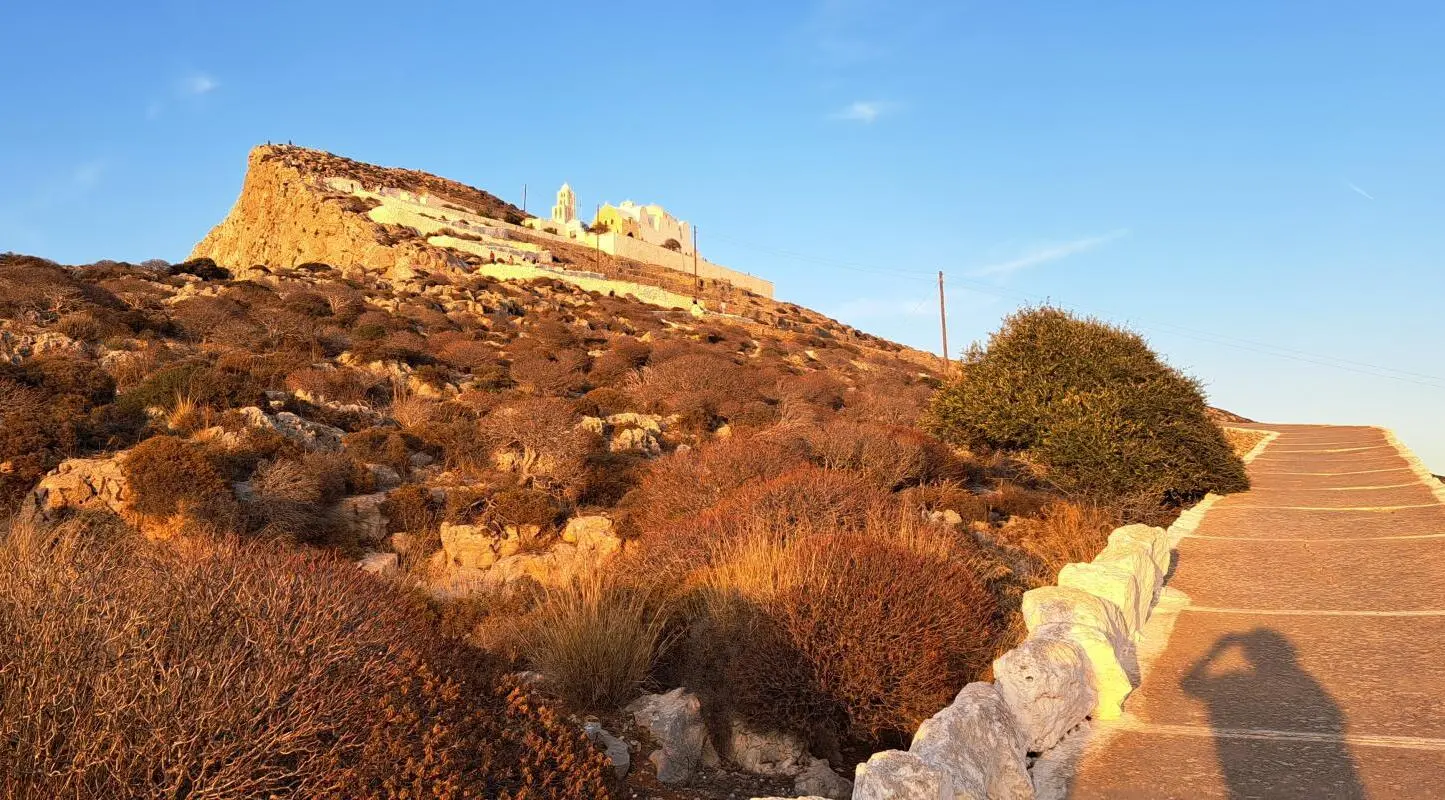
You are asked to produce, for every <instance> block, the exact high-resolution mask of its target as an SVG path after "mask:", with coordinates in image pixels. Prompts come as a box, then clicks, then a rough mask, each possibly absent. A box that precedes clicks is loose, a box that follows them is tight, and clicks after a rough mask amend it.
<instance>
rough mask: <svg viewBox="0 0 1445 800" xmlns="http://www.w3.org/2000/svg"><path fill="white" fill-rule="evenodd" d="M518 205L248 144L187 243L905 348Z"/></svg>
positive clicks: (347, 270) (403, 174) (242, 267)
mask: <svg viewBox="0 0 1445 800" xmlns="http://www.w3.org/2000/svg"><path fill="white" fill-rule="evenodd" d="M524 216H525V215H524V214H523V212H522V210H521V209H519V208H517V207H515V206H513V205H511V204H509V203H507V202H505V201H503V200H501V199H499V198H497V197H495V196H494V195H492V194H489V193H487V192H485V191H483V190H481V189H476V188H474V187H471V186H466V185H464V184H461V183H458V182H456V181H452V180H448V179H446V178H441V177H438V176H435V175H431V174H429V173H425V172H419V171H416V170H409V169H400V168H391V167H378V166H374V165H371V164H365V163H362V162H359V161H354V160H352V159H348V158H344V157H342V156H337V155H333V154H330V153H326V152H322V151H319V150H311V149H307V148H303V147H295V146H290V145H269V144H268V145H262V146H258V147H256V148H254V149H252V151H251V153H250V157H249V159H248V163H247V170H246V177H245V181H244V184H243V185H242V189H241V194H240V197H239V198H238V199H237V200H236V204H235V206H233V207H232V209H231V212H230V213H229V214H228V215H227V216H226V218H225V219H224V220H223V221H222V222H221V223H220V224H219V225H217V226H216V227H215V228H214V229H212V230H211V232H210V233H208V234H207V235H206V237H205V238H204V239H202V240H201V242H200V243H199V244H197V245H196V247H195V248H194V249H193V250H192V252H191V256H190V257H191V258H192V259H209V260H211V261H214V262H215V263H216V264H218V265H220V266H222V267H224V268H227V269H229V270H231V271H232V272H234V273H237V274H240V273H244V272H245V271H247V270H248V269H250V268H251V267H254V266H264V267H266V268H277V267H298V266H301V265H304V264H327V265H330V266H334V267H336V268H337V269H339V270H341V272H342V273H343V274H346V275H350V276H371V277H379V278H382V279H385V280H388V281H393V282H404V281H408V280H412V279H416V278H421V277H426V276H432V275H441V274H454V275H455V274H474V275H486V276H490V277H493V278H498V279H503V280H508V279H528V278H536V277H546V278H552V279H559V280H563V281H567V282H569V283H572V284H574V285H577V286H579V287H581V288H584V289H587V290H591V291H600V292H602V293H605V294H609V295H612V296H631V297H634V298H636V299H638V300H641V301H643V302H646V303H649V304H652V305H658V306H663V307H668V308H682V309H687V310H691V309H692V307H693V306H695V305H696V306H700V307H701V309H705V310H708V311H711V312H714V313H718V314H723V315H726V316H728V317H731V318H734V319H743V320H750V321H754V322H758V323H762V324H764V325H768V326H770V327H776V328H781V329H784V330H802V331H809V332H813V333H818V332H825V333H827V334H828V335H841V336H843V337H844V338H846V339H849V340H852V341H858V342H862V343H866V344H867V345H869V346H873V347H879V348H882V349H886V350H890V351H894V352H900V353H904V354H905V355H906V357H909V358H911V359H913V360H915V361H917V362H918V363H919V364H920V365H922V366H927V367H929V368H932V367H933V366H934V359H932V358H931V357H927V356H924V354H921V353H916V352H913V351H908V350H907V349H905V348H900V347H899V346H898V345H895V344H893V343H891V342H887V341H885V340H882V339H878V338H877V337H873V336H871V335H869V334H866V333H863V332H862V331H859V330H857V329H855V328H852V327H850V326H847V325H844V324H842V323H839V322H837V321H836V320H831V319H828V318H826V317H823V316H822V315H820V314H817V313H815V312H812V311H808V310H807V309H804V308H801V307H799V306H796V305H793V304H790V303H776V302H774V301H772V300H770V299H769V298H766V297H763V296H760V295H758V294H756V293H753V292H751V291H748V290H746V289H743V288H739V287H737V286H734V285H732V284H731V283H730V282H729V281H727V280H725V279H710V278H704V279H702V280H700V281H696V282H695V281H694V279H693V276H692V275H690V274H686V273H681V272H677V271H675V270H671V269H668V268H666V267H660V266H656V265H652V264H646V263H643V262H639V261H635V260H631V259H627V258H620V257H616V256H612V255H609V254H607V253H603V252H599V251H597V250H594V249H591V248H589V247H586V246H583V245H581V244H578V243H576V242H570V241H566V240H562V239H559V238H558V237H554V236H545V235H543V234H541V233H539V232H537V231H534V230H531V229H528V228H524V227H522V226H521V225H520V223H521V222H522V220H523V218H524Z"/></svg>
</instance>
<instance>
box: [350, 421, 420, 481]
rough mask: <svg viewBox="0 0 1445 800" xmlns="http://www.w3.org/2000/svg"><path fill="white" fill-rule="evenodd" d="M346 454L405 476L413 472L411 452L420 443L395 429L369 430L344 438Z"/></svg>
mask: <svg viewBox="0 0 1445 800" xmlns="http://www.w3.org/2000/svg"><path fill="white" fill-rule="evenodd" d="M341 441H342V443H343V444H344V445H345V446H346V452H347V453H350V454H351V455H352V456H353V457H355V458H356V459H358V460H360V461H362V462H364V463H367V464H385V465H386V466H388V467H391V468H392V469H394V470H396V471H397V472H398V473H399V474H402V475H405V474H407V473H408V472H410V471H411V451H412V450H413V449H414V445H418V444H419V442H417V441H415V440H414V438H413V437H408V436H407V435H406V434H404V433H401V432H400V431H397V430H395V429H393V428H367V429H366V430H363V431H357V432H356V433H349V434H347V435H346V436H344V437H342V440H341Z"/></svg>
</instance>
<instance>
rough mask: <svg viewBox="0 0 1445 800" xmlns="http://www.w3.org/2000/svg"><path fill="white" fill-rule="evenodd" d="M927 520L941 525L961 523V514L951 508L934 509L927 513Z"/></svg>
mask: <svg viewBox="0 0 1445 800" xmlns="http://www.w3.org/2000/svg"><path fill="white" fill-rule="evenodd" d="M928 521H929V522H934V523H938V524H942V525H962V524H963V515H962V514H959V513H958V512H957V511H954V510H953V509H951V508H945V509H943V510H942V511H934V512H932V513H930V514H929V515H928Z"/></svg>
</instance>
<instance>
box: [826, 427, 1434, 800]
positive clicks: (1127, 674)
mask: <svg viewBox="0 0 1445 800" xmlns="http://www.w3.org/2000/svg"><path fill="white" fill-rule="evenodd" d="M1226 427H1228V426H1226ZM1246 430H1259V431H1262V432H1263V433H1264V434H1265V436H1264V438H1263V439H1261V440H1260V441H1259V443H1258V444H1256V445H1255V446H1254V447H1253V448H1251V449H1250V451H1249V452H1248V453H1246V454H1244V455H1243V456H1242V457H1241V458H1240V460H1241V461H1243V462H1244V463H1246V464H1248V463H1249V462H1251V461H1253V460H1254V459H1255V458H1256V457H1257V456H1258V455H1259V454H1260V453H1262V452H1264V450H1265V448H1266V447H1268V446H1269V444H1270V443H1271V442H1273V441H1274V440H1275V439H1277V438H1279V432H1278V431H1270V430H1263V429H1258V428H1248V429H1246ZM1381 430H1384V429H1381ZM1385 434H1386V437H1387V438H1388V439H1389V440H1390V441H1391V443H1392V444H1395V445H1396V448H1397V449H1398V450H1400V452H1401V454H1402V455H1404V456H1405V458H1406V459H1407V460H1409V461H1410V462H1411V468H1412V469H1414V470H1415V471H1416V474H1421V473H1423V475H1422V477H1424V478H1426V479H1428V480H1429V481H1433V483H1434V484H1435V485H1436V486H1438V487H1439V488H1438V489H1436V493H1437V496H1441V497H1442V499H1445V485H1441V484H1439V482H1438V481H1434V480H1433V478H1432V477H1431V476H1430V473H1429V470H1428V469H1426V468H1425V465H1424V464H1423V463H1421V462H1420V461H1419V459H1418V458H1414V456H1413V454H1412V453H1410V452H1409V451H1408V450H1407V449H1405V448H1404V447H1403V445H1400V444H1398V440H1396V439H1395V438H1394V434H1393V433H1391V432H1390V431H1388V430H1385ZM1219 500H1220V495H1215V494H1209V495H1206V496H1205V497H1204V498H1203V499H1202V500H1200V501H1199V502H1198V503H1196V504H1195V505H1193V506H1191V507H1190V508H1188V509H1185V510H1184V511H1183V512H1182V513H1180V515H1179V517H1178V518H1177V519H1175V521H1174V523H1173V524H1172V525H1170V526H1169V527H1168V528H1167V529H1165V528H1157V527H1150V526H1146V525H1126V526H1123V527H1121V528H1117V529H1115V530H1114V531H1113V532H1111V533H1110V535H1109V541H1110V547H1106V548H1105V549H1104V550H1103V551H1101V552H1100V553H1099V554H1098V555H1097V556H1095V558H1094V561H1093V562H1091V563H1090V564H1087V565H1077V566H1075V565H1066V566H1065V568H1064V569H1065V570H1068V572H1069V573H1070V575H1071V576H1074V578H1075V579H1073V580H1068V581H1065V583H1067V584H1069V585H1068V586H1067V587H1064V586H1063V584H1061V585H1060V586H1061V588H1067V589H1070V590H1072V596H1071V592H1070V591H1064V592H1060V591H1059V590H1058V589H1056V588H1055V587H1043V588H1041V589H1032V590H1030V591H1029V592H1025V594H1024V603H1025V605H1026V607H1028V608H1029V609H1030V611H1031V612H1032V613H1030V614H1026V624H1028V625H1029V635H1028V638H1026V639H1025V640H1024V641H1023V642H1022V643H1021V644H1020V645H1019V646H1018V647H1017V648H1015V649H1013V650H1010V651H1009V652H1007V653H1005V654H1003V655H1002V656H1000V657H999V658H998V659H997V660H995V661H994V675H995V681H996V684H993V685H990V684H970V685H969V686H968V687H965V689H964V691H962V692H960V693H959V697H958V698H956V699H955V700H954V702H953V703H952V704H951V705H949V706H948V707H947V708H944V709H943V710H942V711H939V712H938V713H937V714H935V715H934V716H933V717H932V718H931V719H929V720H928V721H926V722H924V723H923V726H922V727H921V728H919V731H918V733H917V734H915V737H914V742H913V747H911V748H910V750H909V752H902V751H898V750H887V751H884V752H882V753H875V754H874V755H873V757H872V758H870V759H868V761H867V762H865V763H863V764H859V765H858V769H857V772H856V774H855V777H854V784H853V800H882V798H889V799H890V800H937V799H938V798H940V797H943V798H950V797H951V798H954V800H960V799H961V798H975V797H976V798H989V800H1034V798H1036V797H1038V796H1039V794H1040V793H1041V792H1042V793H1043V794H1050V793H1051V792H1050V791H1048V790H1045V789H1042V788H1036V787H1035V785H1034V784H1036V783H1037V782H1038V781H1037V779H1035V777H1034V776H1033V775H1032V767H1030V775H1029V777H1030V780H1029V781H1021V780H1010V779H1009V778H1010V776H1011V775H1016V774H1017V764H1018V758H1019V752H1018V751H1019V745H1020V743H1024V744H1037V745H1040V746H1043V747H1045V748H1052V747H1057V746H1058V745H1059V738H1060V737H1061V736H1063V734H1065V733H1067V732H1068V731H1070V730H1075V729H1078V728H1080V727H1081V726H1084V725H1086V724H1087V723H1088V721H1089V720H1090V719H1095V720H1105V719H1116V718H1118V717H1119V716H1120V715H1121V714H1122V713H1123V712H1122V708H1121V704H1122V703H1123V701H1124V699H1125V697H1126V696H1127V695H1128V694H1129V692H1131V691H1133V689H1134V686H1135V685H1137V680H1138V677H1139V675H1138V663H1139V654H1138V652H1136V650H1135V640H1136V639H1138V638H1139V634H1140V632H1141V631H1142V630H1143V629H1144V624H1145V623H1146V622H1148V621H1149V619H1150V618H1151V617H1152V616H1153V615H1154V612H1155V611H1156V610H1162V609H1160V606H1161V605H1165V606H1171V607H1172V606H1177V605H1178V598H1176V597H1175V596H1174V595H1177V594H1178V592H1177V590H1170V589H1168V588H1165V587H1162V586H1161V583H1162V581H1163V580H1164V579H1165V578H1167V576H1168V574H1169V572H1170V571H1171V570H1170V567H1172V566H1173V563H1172V562H1173V553H1174V551H1175V548H1176V547H1177V546H1178V544H1179V541H1180V540H1181V539H1183V538H1184V537H1185V536H1187V535H1189V534H1191V533H1193V532H1194V531H1195V530H1196V529H1197V528H1198V527H1199V524H1200V522H1202V521H1203V519H1204V515H1205V514H1206V513H1208V511H1209V509H1210V508H1211V507H1213V506H1214V504H1215V503H1217V502H1219ZM1116 534H1117V535H1116ZM1111 548H1112V549H1111ZM1070 566H1075V568H1074V569H1069V567H1070ZM1063 574H1064V570H1061V571H1060V575H1061V576H1063ZM1079 576H1091V577H1092V576H1098V577H1099V578H1100V579H1101V582H1096V581H1093V580H1080V579H1078V577H1079ZM1105 578H1107V580H1102V579H1105ZM1096 583H1098V585H1095V584H1096ZM1128 584H1132V587H1129V588H1133V589H1134V592H1133V593H1132V595H1133V596H1135V597H1137V598H1138V600H1137V605H1135V607H1134V608H1119V606H1118V601H1119V600H1125V602H1128V600H1127V599H1126V598H1128V597H1130V595H1131V593H1129V592H1127V591H1125V590H1123V589H1121V587H1122V586H1127V585H1128ZM1121 592H1122V593H1121ZM1031 595H1032V596H1033V597H1031ZM1071 604H1074V605H1077V608H1070V606H1071ZM1101 604H1102V608H1103V609H1105V611H1106V613H1103V614H1101V613H1100V608H1101ZM1111 606H1112V609H1111V608H1110V607H1111ZM1045 609H1046V610H1045ZM1114 612H1117V614H1115V613H1114ZM1176 613H1177V610H1176ZM1163 616H1169V615H1167V614H1166V615H1163ZM1111 619H1112V620H1113V621H1112V622H1111V621H1110V620H1111ZM1120 622H1122V623H1123V626H1124V628H1125V629H1126V630H1127V633H1126V634H1125V635H1123V636H1121V635H1120V633H1121V631H1120V630H1118V628H1119V623H1120ZM1150 627H1151V628H1154V627H1156V626H1150ZM1170 627H1172V626H1170ZM1160 638H1161V639H1163V638H1167V633H1166V634H1165V636H1163V637H1160ZM1160 646H1162V641H1161V642H1153V641H1151V642H1149V649H1150V650H1155V649H1157V648H1158V647H1160ZM1131 667H1132V669H1130V668H1131ZM995 685H996V686H997V687H998V689H999V691H997V692H995V693H993V695H992V696H995V697H997V698H998V699H999V700H1001V701H1002V702H993V703H989V702H980V698H981V697H983V693H984V692H985V687H987V688H993V686H995ZM970 692H972V694H970ZM1075 738H1078V737H1075ZM1065 741H1068V740H1067V739H1066V740H1065ZM1034 755H1035V756H1036V757H1037V756H1038V755H1042V754H1038V753H1035V754H1034ZM960 765H964V766H963V767H961V766H960ZM964 767H966V768H964ZM1051 777H1052V776H1051ZM959 784H962V785H959Z"/></svg>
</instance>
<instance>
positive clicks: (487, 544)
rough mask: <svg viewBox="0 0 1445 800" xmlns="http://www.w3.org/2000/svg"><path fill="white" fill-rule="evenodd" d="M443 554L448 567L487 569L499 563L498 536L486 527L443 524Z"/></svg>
mask: <svg viewBox="0 0 1445 800" xmlns="http://www.w3.org/2000/svg"><path fill="white" fill-rule="evenodd" d="M441 539H442V553H443V557H444V561H445V563H446V564H447V565H449V566H451V567H455V568H458V569H487V568H489V567H491V566H492V565H493V564H495V563H497V559H498V558H499V556H498V550H499V546H498V542H497V536H496V534H495V533H493V531H492V529H491V528H489V527H487V526H486V525H459V524H454V523H450V522H443V523H442V526H441Z"/></svg>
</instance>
